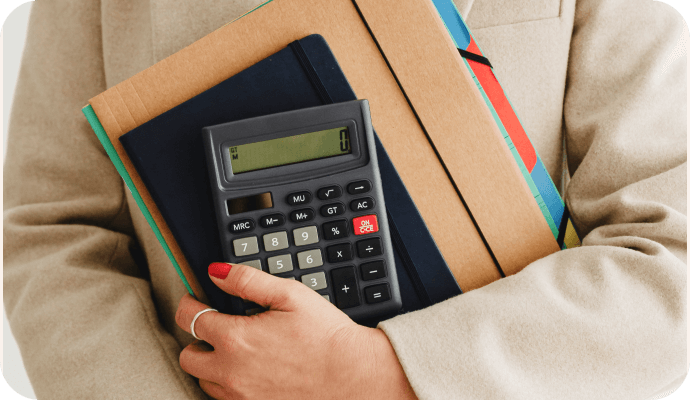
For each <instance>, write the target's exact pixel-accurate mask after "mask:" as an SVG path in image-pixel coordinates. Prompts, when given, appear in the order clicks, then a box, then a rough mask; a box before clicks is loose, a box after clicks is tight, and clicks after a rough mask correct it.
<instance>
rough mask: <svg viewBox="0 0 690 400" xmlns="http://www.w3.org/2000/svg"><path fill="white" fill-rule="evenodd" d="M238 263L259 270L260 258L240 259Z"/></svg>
mask: <svg viewBox="0 0 690 400" xmlns="http://www.w3.org/2000/svg"><path fill="white" fill-rule="evenodd" d="M240 264H242V265H246V266H248V267H252V268H256V269H258V270H259V271H261V260H249V261H242V262H241V263H240Z"/></svg>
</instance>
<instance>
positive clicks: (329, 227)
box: [322, 220, 347, 240]
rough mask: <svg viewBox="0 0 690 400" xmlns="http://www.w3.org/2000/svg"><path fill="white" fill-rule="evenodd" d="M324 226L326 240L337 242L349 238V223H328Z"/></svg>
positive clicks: (342, 221)
mask: <svg viewBox="0 0 690 400" xmlns="http://www.w3.org/2000/svg"><path fill="white" fill-rule="evenodd" d="M322 226H323V237H324V238H326V240H336V239H342V238H345V237H347V221H345V220H341V221H333V222H327V223H325V224H323V225H322Z"/></svg>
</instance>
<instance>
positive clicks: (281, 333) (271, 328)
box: [176, 263, 416, 400]
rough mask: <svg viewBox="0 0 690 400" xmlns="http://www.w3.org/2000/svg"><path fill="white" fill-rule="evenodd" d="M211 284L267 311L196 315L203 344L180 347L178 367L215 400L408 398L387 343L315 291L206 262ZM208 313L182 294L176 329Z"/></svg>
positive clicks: (187, 328) (379, 333)
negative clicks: (236, 314) (192, 377)
mask: <svg viewBox="0 0 690 400" xmlns="http://www.w3.org/2000/svg"><path fill="white" fill-rule="evenodd" d="M209 274H210V276H211V279H212V280H213V282H214V283H215V284H216V285H218V286H219V287H220V288H221V289H223V290H224V291H225V292H227V293H229V294H232V295H235V296H238V297H241V298H243V299H246V300H250V301H253V302H255V303H257V304H259V305H261V306H264V307H265V308H267V309H268V311H265V312H263V313H261V314H257V315H253V316H250V317H245V316H233V315H226V314H221V313H217V312H207V313H204V314H202V315H201V316H200V317H199V318H198V319H197V321H196V323H195V325H194V331H195V333H196V334H197V336H198V337H200V338H202V339H203V340H204V341H206V342H208V343H209V344H210V345H211V346H213V349H209V348H208V346H205V344H204V343H203V342H196V343H193V344H191V345H189V346H187V347H186V348H185V349H184V350H183V351H182V354H180V365H181V366H182V369H184V370H185V371H187V372H188V373H189V374H191V375H193V376H196V377H198V378H199V384H200V386H201V388H202V389H203V390H204V392H206V393H207V394H208V395H210V396H211V397H214V398H217V399H300V400H302V399H370V398H371V399H415V398H416V396H415V395H414V392H413V391H412V388H411V387H410V384H409V382H408V381H407V378H406V377H405V374H404V372H403V370H402V367H401V366H400V363H399V362H398V359H397V357H396V355H395V352H394V350H393V347H392V346H391V344H390V342H389V341H388V338H387V337H386V335H385V334H384V333H383V331H381V330H379V329H372V328H366V327H363V326H360V325H357V324H355V323H354V322H353V321H352V320H351V319H350V318H349V317H348V316H347V315H345V314H344V313H343V312H341V311H340V310H338V309H337V308H336V307H335V306H333V305H332V304H331V303H330V302H328V301H326V300H325V299H324V298H322V297H321V295H319V294H318V293H316V292H315V291H313V290H311V289H309V288H308V287H307V286H305V285H303V284H302V283H300V282H297V281H294V280H288V279H284V278H278V277H275V276H271V275H269V274H267V273H265V272H261V271H258V270H256V269H254V268H251V267H247V266H244V265H230V264H224V263H214V264H211V266H210V267H209ZM205 308H208V306H206V305H205V304H202V303H200V302H198V301H196V300H195V299H194V298H193V297H191V296H189V295H185V296H184V297H183V298H182V300H181V301H180V305H179V307H178V309H177V316H176V319H177V324H178V325H179V326H180V327H181V328H182V329H184V330H185V331H187V332H190V325H191V322H192V319H193V318H194V315H195V314H196V313H197V312H199V311H201V310H203V309H205Z"/></svg>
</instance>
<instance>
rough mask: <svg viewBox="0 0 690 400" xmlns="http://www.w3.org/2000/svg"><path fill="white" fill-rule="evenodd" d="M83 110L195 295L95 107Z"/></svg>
mask: <svg viewBox="0 0 690 400" xmlns="http://www.w3.org/2000/svg"><path fill="white" fill-rule="evenodd" d="M82 112H83V113H84V115H85V116H86V120H87V121H89V124H90V125H91V129H93V131H94V133H95V134H96V136H97V137H98V140H99V141H100V142H101V145H102V146H103V148H104V149H105V152H106V154H108V157H109V158H110V161H111V162H112V163H113V165H115V168H116V169H117V172H118V173H119V174H120V176H121V177H122V180H124V181H125V184H126V185H127V188H128V189H129V191H130V192H131V193H132V196H133V197H134V200H135V201H136V202H137V205H138V206H139V209H140V210H141V212H142V214H144V218H146V221H147V222H148V223H149V226H150V227H151V229H152V230H153V233H154V234H155V235H156V238H157V239H158V242H160V244H161V246H163V250H164V251H165V254H167V255H168V258H169V259H170V261H171V262H172V265H173V267H175V271H177V274H178V275H179V276H180V278H181V279H182V282H183V283H184V286H185V287H186V288H187V291H189V294H191V295H192V296H194V292H193V291H192V287H191V286H190V285H189V282H188V281H187V278H186V277H185V276H184V274H183V273H182V270H181V269H180V265H179V264H178V263H177V260H175V257H174V256H173V254H172V251H170V247H169V246H168V243H167V242H166V241H165V239H164V238H163V234H161V231H160V229H158V225H156V221H155V220H154V219H153V216H152V215H151V212H150V211H149V208H148V207H147V206H146V203H144V199H142V198H141V194H139V191H138V190H137V188H136V186H134V182H133V181H132V178H131V177H130V176H129V172H127V169H126V168H125V165H124V164H123V163H122V160H121V159H120V156H119V155H118V154H117V151H115V147H114V146H113V144H112V143H111V142H110V138H108V135H107V134H106V133H105V129H103V125H101V121H100V120H99V119H98V116H97V115H96V113H95V112H94V111H93V107H91V105H88V106H86V107H84V108H83V109H82Z"/></svg>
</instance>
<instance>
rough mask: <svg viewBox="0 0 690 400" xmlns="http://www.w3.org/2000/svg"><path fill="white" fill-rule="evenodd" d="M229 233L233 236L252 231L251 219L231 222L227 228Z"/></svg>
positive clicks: (252, 222)
mask: <svg viewBox="0 0 690 400" xmlns="http://www.w3.org/2000/svg"><path fill="white" fill-rule="evenodd" d="M228 228H229V229H230V232H232V233H234V234H238V233H244V232H249V231H251V230H252V229H254V221H252V220H251V219H242V220H239V221H233V222H231V223H230V226H229V227H228Z"/></svg>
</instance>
